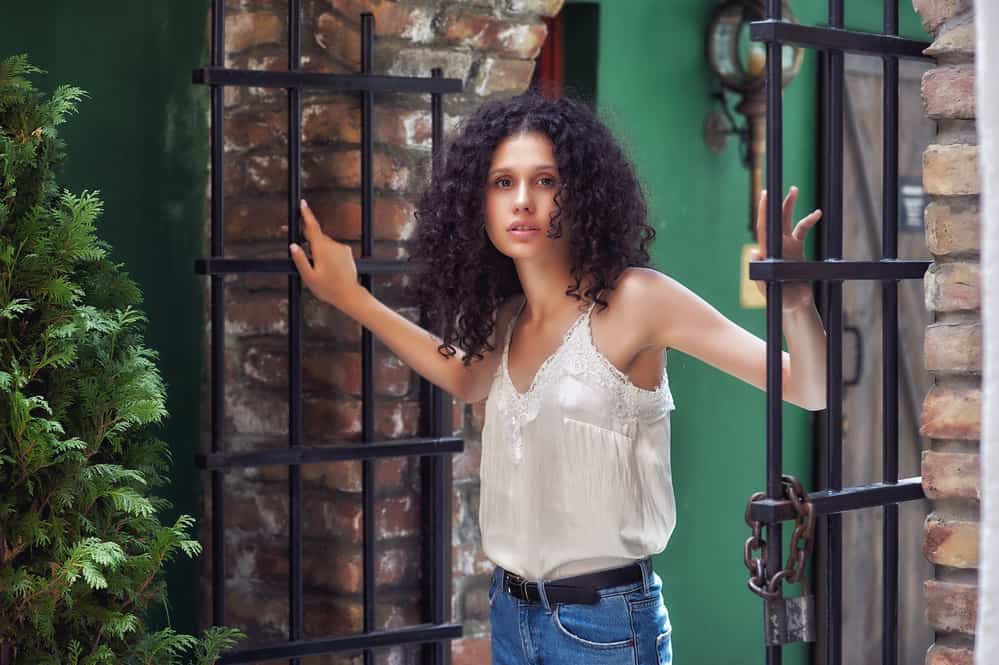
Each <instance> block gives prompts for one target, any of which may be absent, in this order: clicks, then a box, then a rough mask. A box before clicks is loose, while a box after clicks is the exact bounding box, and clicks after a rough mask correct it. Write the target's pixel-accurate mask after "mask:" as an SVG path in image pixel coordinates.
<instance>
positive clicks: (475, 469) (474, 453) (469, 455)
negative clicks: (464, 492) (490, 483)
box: [451, 441, 482, 482]
mask: <svg viewBox="0 0 999 665" xmlns="http://www.w3.org/2000/svg"><path fill="white" fill-rule="evenodd" d="M481 464H482V445H481V444H479V443H473V442H472V441H465V449H464V450H463V451H462V452H460V453H458V454H457V455H453V456H452V457H451V471H452V474H453V475H452V477H453V478H454V481H455V482H459V481H461V480H474V479H478V477H479V467H480V466H481Z"/></svg>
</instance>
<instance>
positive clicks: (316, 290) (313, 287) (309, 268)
mask: <svg viewBox="0 0 999 665" xmlns="http://www.w3.org/2000/svg"><path fill="white" fill-rule="evenodd" d="M299 208H300V209H301V211H302V220H303V221H304V228H303V232H304V234H305V239H306V240H308V241H309V247H310V248H311V249H312V264H310V263H309V257H308V256H306V254H305V251H304V250H303V249H302V248H301V247H299V246H298V245H297V244H295V243H292V244H291V245H289V246H288V248H289V250H290V251H291V260H292V261H294V263H295V267H296V268H297V269H298V274H299V275H301V277H302V281H303V282H305V285H306V286H307V287H309V290H310V291H312V293H313V295H315V296H316V297H317V298H319V299H320V300H322V301H323V302H327V303H329V304H331V305H333V306H334V307H336V308H337V309H340V310H344V311H345V312H348V313H350V311H351V310H352V308H353V307H354V306H355V305H356V304H357V303H358V302H360V300H361V298H362V297H363V296H365V295H367V293H368V291H367V289H365V288H364V287H363V286H361V285H360V284H358V283H357V264H356V263H355V262H354V255H353V253H352V252H351V249H350V246H349V245H345V244H344V243H342V242H337V241H336V240H334V239H333V238H330V237H329V236H328V235H326V234H325V233H323V230H322V228H320V226H319V222H318V220H316V216H315V215H313V214H312V210H310V209H309V206H308V204H307V203H306V202H305V199H302V201H301V202H300V203H299ZM284 228H286V227H284Z"/></svg>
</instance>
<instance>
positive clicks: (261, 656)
mask: <svg viewBox="0 0 999 665" xmlns="http://www.w3.org/2000/svg"><path fill="white" fill-rule="evenodd" d="M224 7H225V0H213V4H212V51H211V54H212V62H211V66H210V67H207V68H203V69H198V70H195V72H194V82H195V83H201V84H204V85H208V86H209V87H210V88H211V256H210V257H209V258H205V259H200V260H198V261H197V262H196V264H195V270H196V271H197V272H198V273H200V274H207V275H210V279H211V295H210V298H211V301H210V302H211V452H210V453H208V454H204V455H199V456H198V458H197V463H198V465H199V466H200V467H201V468H204V469H207V470H209V471H210V472H211V485H212V536H211V537H212V561H211V570H212V622H213V623H214V624H215V625H222V624H225V622H226V611H225V607H226V605H225V595H224V581H225V556H224V554H225V538H224V536H225V523H224V521H223V502H224V493H223V473H225V471H226V470H227V469H236V468H251V467H261V466H266V465H282V466H287V467H288V492H289V495H288V497H289V501H288V504H289V530H288V532H289V542H288V556H289V588H288V595H289V605H288V607H289V633H290V634H289V635H288V641H287V642H283V643H279V644H274V645H269V646H260V647H255V648H247V649H242V650H238V651H233V652H230V653H228V654H226V655H225V656H224V657H223V658H222V659H221V660H220V661H219V662H220V663H251V662H259V661H271V660H275V659H283V658H289V659H290V661H289V662H292V663H298V662H300V661H299V659H300V658H301V657H305V656H313V655H318V654H324V653H331V652H344V651H357V650H364V662H365V665H372V663H373V662H374V658H373V654H372V651H371V649H373V648H377V647H388V646H394V645H402V644H422V647H421V662H423V663H426V664H427V665H443V664H444V663H447V662H449V654H450V642H449V640H451V639H454V638H457V637H460V636H461V626H460V625H458V624H451V623H449V618H450V604H451V566H450V560H451V558H450V554H451V538H450V532H451V508H450V504H451V491H452V490H451V454H453V453H457V452H461V451H462V450H463V447H464V442H463V440H462V439H461V438H460V437H453V436H445V433H446V432H449V431H450V429H451V415H450V411H451V399H450V397H449V396H448V395H446V394H444V393H443V392H442V391H441V390H440V389H439V388H437V387H436V386H434V385H433V384H431V383H429V382H428V381H427V380H426V379H423V378H422V377H421V379H420V399H421V407H422V408H421V414H422V419H421V422H420V431H421V432H424V436H421V437H417V438H411V439H406V440H392V441H375V440H372V433H373V432H374V385H373V363H372V355H373V352H372V343H373V339H372V336H371V333H370V331H368V330H366V329H362V336H361V368H362V389H361V393H362V425H361V439H362V443H360V444H350V443H347V442H336V441H323V442H321V443H322V445H314V444H316V443H318V442H311V441H306V440H305V439H304V436H303V419H302V331H303V319H302V285H301V279H300V277H299V275H298V272H297V270H296V269H295V266H294V264H293V263H292V261H291V260H290V259H280V260H279V259H238V258H225V248H224V246H223V228H222V220H223V173H222V168H223V166H222V165H223V161H222V160H223V147H224V146H223V136H224V135H223V131H222V129H223V90H224V88H225V86H243V87H245V86H255V87H262V88H284V89H286V90H287V91H288V241H289V242H298V243H300V242H301V241H302V235H301V219H300V216H299V209H298V202H299V200H300V199H301V115H302V108H301V94H302V90H309V89H315V90H319V89H324V90H336V91H343V92H348V91H356V92H358V93H360V96H361V253H362V255H361V258H360V259H358V260H357V272H358V275H359V276H360V279H361V283H362V285H363V286H364V287H365V288H367V289H369V290H370V289H371V278H372V275H375V274H383V273H397V272H404V271H412V270H414V269H416V268H418V266H416V265H415V264H414V263H410V262H403V261H393V260H380V259H375V258H372V246H373V238H374V236H373V233H372V209H373V208H372V203H373V181H372V157H373V141H372V137H373V127H372V106H373V95H374V93H375V92H381V93H388V92H401V93H423V94H427V93H429V94H430V96H431V107H432V108H431V122H432V146H433V148H432V161H433V167H434V169H436V168H437V165H438V162H439V159H440V145H441V142H442V137H443V108H442V95H443V94H444V93H449V92H460V91H461V89H462V86H461V80H459V79H445V78H443V77H442V72H441V70H440V69H434V70H433V71H432V75H431V77H428V78H419V77H398V76H376V75H373V74H372V73H371V72H372V62H373V53H372V50H373V43H374V20H373V17H372V15H371V14H370V13H366V14H362V16H361V73H360V74H356V75H330V74H319V73H311V72H305V71H301V70H300V63H301V55H300V53H301V0H290V1H289V17H288V26H289V27H288V70H287V71H280V72H279V71H247V70H236V69H227V68H226V67H225V34H224V27H225V15H224V11H225V10H224ZM273 223H275V224H277V223H278V221H277V220H274V222H273ZM261 273H270V274H283V275H287V276H288V352H289V353H288V358H289V382H288V405H289V423H288V434H289V436H288V441H287V447H286V448H279V449H270V448H268V449H266V450H260V451H257V452H254V451H249V452H238V453H234V452H226V445H225V444H226V440H225V436H224V435H223V431H222V425H223V422H224V411H223V395H224V386H225V376H224V364H223V354H224V346H223V345H224V322H225V292H224V284H223V279H224V277H225V276H226V275H230V274H261ZM421 325H422V326H424V327H427V325H428V323H427V321H425V320H424V321H421ZM310 444H312V445H310ZM404 456H418V457H419V458H420V462H421V466H420V470H421V478H422V501H423V505H422V515H423V518H422V519H423V525H422V526H423V534H424V538H423V556H422V565H423V570H422V580H423V594H422V597H423V599H424V601H423V607H422V616H423V619H424V623H421V624H419V625H415V626H409V627H406V628H402V629H398V630H386V631H379V630H375V520H374V516H375V511H374V496H373V489H374V473H373V472H374V469H373V460H375V459H378V458H386V457H404ZM343 460H363V462H362V500H363V504H362V505H363V532H362V533H363V536H362V538H363V608H364V622H363V632H361V633H359V634H356V635H349V636H335V637H333V636H331V637H319V638H314V639H303V629H302V626H303V593H302V477H301V466H302V465H303V464H314V463H322V462H334V461H343Z"/></svg>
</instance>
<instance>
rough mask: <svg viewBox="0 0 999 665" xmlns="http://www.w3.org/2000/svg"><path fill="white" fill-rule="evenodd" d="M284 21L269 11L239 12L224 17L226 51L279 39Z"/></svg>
mask: <svg viewBox="0 0 999 665" xmlns="http://www.w3.org/2000/svg"><path fill="white" fill-rule="evenodd" d="M283 32H284V23H283V22H282V21H281V19H280V18H279V17H278V16H277V15H276V14H271V13H269V12H241V13H232V14H227V15H226V17H225V46H226V51H227V52H230V53H235V52H238V51H243V50H246V49H248V48H251V47H254V46H261V45H263V44H275V43H278V42H279V41H280V40H281V36H282V33H283Z"/></svg>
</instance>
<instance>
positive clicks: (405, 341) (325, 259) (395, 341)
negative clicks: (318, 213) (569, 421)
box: [290, 201, 512, 401]
mask: <svg viewBox="0 0 999 665" xmlns="http://www.w3.org/2000/svg"><path fill="white" fill-rule="evenodd" d="M301 210H302V218H303V221H304V225H305V226H304V233H305V237H306V239H307V240H308V241H309V245H310V247H311V250H312V259H313V262H312V264H310V263H309V259H308V258H307V257H306V255H305V252H304V251H303V250H302V248H301V247H299V246H298V245H292V246H291V248H290V249H291V258H292V260H293V261H294V263H295V266H296V268H297V269H298V272H299V274H300V275H301V277H302V281H303V282H304V283H305V285H306V286H307V287H308V288H309V290H310V291H311V292H312V293H313V295H315V296H316V298H318V299H319V300H322V301H323V302H326V303H329V304H331V305H333V306H334V307H336V308H337V309H339V310H341V311H342V312H343V313H344V314H346V315H347V316H349V317H351V318H352V319H354V320H355V321H357V322H358V323H360V324H361V325H362V326H364V327H365V328H367V329H368V330H370V331H371V334H373V335H374V336H375V337H377V338H378V339H380V340H381V341H382V342H383V343H384V344H385V345H386V346H387V347H388V348H389V349H391V350H392V352H393V353H394V354H396V355H397V356H398V357H399V358H400V359H401V360H402V361H403V362H404V363H406V364H407V365H408V366H409V367H411V368H412V369H413V370H415V371H416V372H417V373H418V374H419V375H420V376H422V377H424V378H425V379H427V380H428V381H430V382H431V383H433V384H434V385H436V386H438V387H439V388H441V389H442V390H444V391H445V392H447V393H450V394H451V395H453V396H455V397H457V398H458V399H460V400H462V401H478V400H480V399H482V398H484V397H485V394H484V391H483V386H486V388H485V391H488V384H489V383H491V381H490V379H491V377H492V375H493V372H495V370H496V367H497V366H498V362H499V353H498V352H487V351H484V352H483V355H484V359H483V360H482V361H479V362H474V361H473V362H472V363H471V364H470V365H469V366H468V367H465V366H464V365H463V364H462V362H461V359H462V358H463V357H464V355H465V354H464V353H463V352H462V351H461V350H460V349H459V350H458V354H456V355H454V356H451V357H450V358H448V357H445V356H443V355H441V354H440V353H439V352H438V351H437V347H438V346H440V344H441V338H440V337H438V336H437V335H434V334H433V333H431V332H429V331H427V330H425V329H423V328H421V327H420V326H418V325H417V324H415V323H413V322H412V321H410V320H409V319H407V318H406V317H404V316H402V315H401V314H399V313H398V312H396V311H394V310H392V309H391V308H389V307H387V306H386V305H385V304H384V303H382V302H381V301H380V300H378V299H377V298H376V297H375V296H373V295H372V294H371V292H369V291H368V290H367V289H365V288H364V287H363V286H361V285H360V284H358V282H357V265H356V263H355V262H354V257H353V253H352V252H351V249H350V247H349V246H348V245H345V244H343V243H340V242H337V241H336V240H334V239H332V238H330V237H329V236H327V235H326V234H324V233H323V232H322V229H321V228H320V226H319V222H318V221H317V220H316V217H315V215H313V214H312V211H311V210H310V209H309V207H308V206H307V205H306V204H305V201H302V205H301ZM511 301H512V299H511V300H508V301H507V302H506V303H504V305H503V306H501V309H500V313H499V317H498V319H499V320H498V321H497V328H499V327H500V326H499V324H500V323H501V322H502V321H503V320H504V319H508V318H509V315H508V314H507V311H508V310H510V306H509V305H510V304H511ZM495 336H496V332H495V331H494V335H493V338H495ZM493 338H491V339H490V341H491V342H492V339H493Z"/></svg>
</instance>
